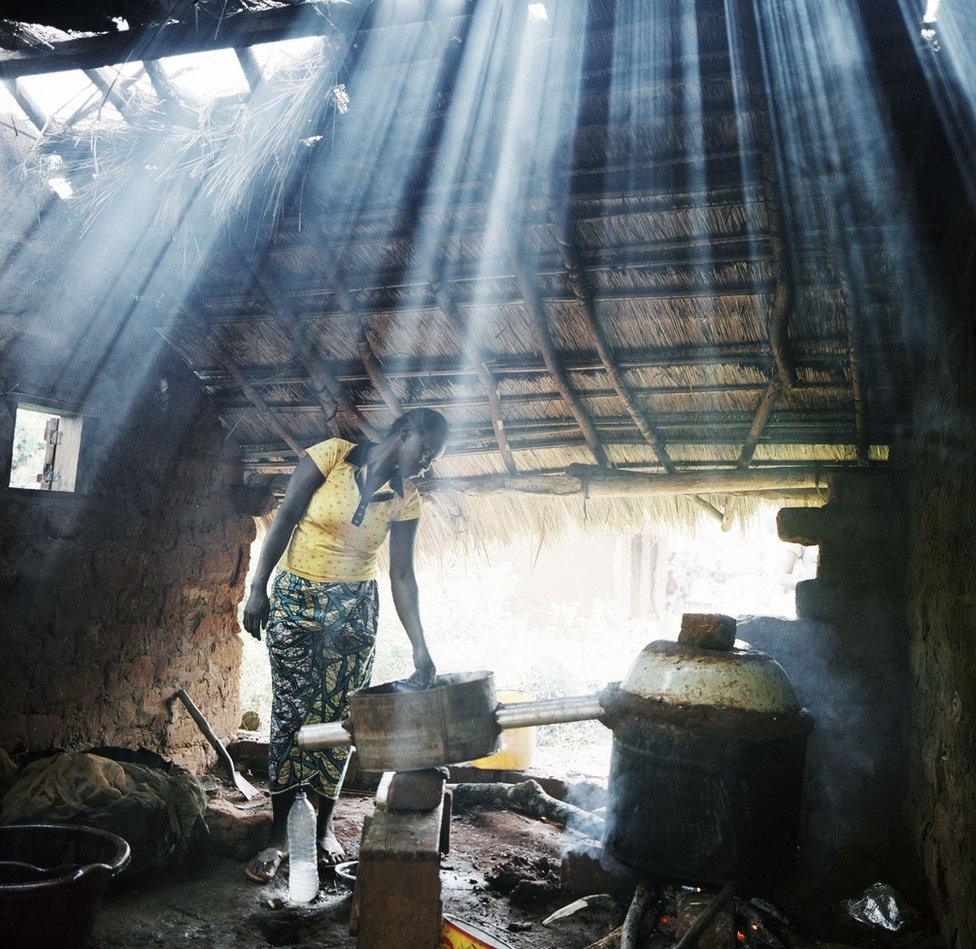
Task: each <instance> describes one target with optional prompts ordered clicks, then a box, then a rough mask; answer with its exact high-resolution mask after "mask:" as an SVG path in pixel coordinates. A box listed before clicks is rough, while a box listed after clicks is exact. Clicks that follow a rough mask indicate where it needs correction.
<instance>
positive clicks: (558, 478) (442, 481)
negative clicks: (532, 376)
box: [416, 465, 823, 498]
mask: <svg viewBox="0 0 976 949" xmlns="http://www.w3.org/2000/svg"><path fill="white" fill-rule="evenodd" d="M416 485H417V488H418V489H419V490H420V492H421V493H422V494H423V493H429V492H431V491H457V492H459V493H461V494H472V495H485V494H535V495H543V496H547V497H567V496H574V495H581V494H582V495H585V496H586V497H603V498H609V497H653V496H655V495H669V494H738V493H749V492H754V491H779V490H783V489H811V488H818V487H821V486H822V485H823V478H822V476H821V475H819V474H818V473H817V472H816V471H814V470H813V469H811V468H802V467H789V468H756V469H750V470H748V471H695V472H687V471H680V472H676V473H675V474H663V475H662V474H645V473H644V472H640V471H626V470H623V469H619V468H601V467H597V466H595V465H570V466H569V467H568V468H567V469H566V470H565V471H564V472H562V473H560V474H533V473H531V472H526V473H520V474H517V475H507V474H488V475H472V476H469V477H458V478H431V479H421V480H419V481H417V482H416Z"/></svg>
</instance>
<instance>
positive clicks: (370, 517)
mask: <svg viewBox="0 0 976 949" xmlns="http://www.w3.org/2000/svg"><path fill="white" fill-rule="evenodd" d="M355 447H356V446H355V444H354V443H353V442H349V441H346V440H345V439H344V438H330V439H328V440H327V441H324V442H319V443H318V444H317V445H313V446H312V447H311V448H309V449H308V456H309V458H311V459H312V461H314V462H315V464H316V465H317V466H318V469H319V471H321V472H322V474H323V475H325V483H324V484H322V486H321V487H319V488H317V489H316V491H315V493H314V494H313V495H312V500H311V501H309V503H308V508H307V509H306V511H305V514H304V515H303V516H302V519H301V520H300V521H299V522H298V524H297V526H296V527H295V530H294V533H292V535H291V541H290V542H289V544H288V549H287V550H286V551H285V555H284V557H282V559H281V563H280V565H279V566H281V567H282V569H284V570H288V571H289V572H290V573H295V574H298V576H300V577H304V578H305V579H306V580H313V581H315V582H318V583H321V582H347V583H354V582H359V581H363V580H372V579H374V578H375V577H376V555H377V552H378V551H379V549H380V547H381V545H382V544H383V541H384V540H386V535H387V534H388V533H389V530H390V525H391V524H392V523H393V522H394V521H410V520H414V519H416V518H418V517H420V493H419V492H418V491H417V489H416V488H415V487H414V486H413V485H411V484H409V483H405V484H404V485H403V497H402V498H401V497H400V496H399V495H398V494H396V493H395V492H394V491H393V490H392V489H391V488H390V487H389V485H388V484H387V485H384V486H383V487H381V488H380V489H379V490H378V491H377V492H375V493H377V494H381V493H388V494H390V495H391V497H390V498H389V499H388V500H382V501H370V502H369V504H368V505H367V506H366V513H365V515H364V517H363V520H362V523H361V524H359V525H358V526H357V525H356V524H353V522H352V519H353V515H354V514H355V513H356V509H357V508H358V507H359V486H358V485H357V484H356V475H355V472H356V470H357V468H356V466H355V465H353V464H350V463H349V462H347V461H346V457H347V456H348V455H349V453H350V452H351V451H352V450H353V449H354V448H355Z"/></svg>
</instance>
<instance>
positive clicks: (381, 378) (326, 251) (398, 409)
mask: <svg viewBox="0 0 976 949" xmlns="http://www.w3.org/2000/svg"><path fill="white" fill-rule="evenodd" d="M313 227H315V229H316V231H317V233H318V236H319V237H320V241H319V242H318V243H317V244H316V246H315V249H316V251H317V252H318V255H319V257H320V258H321V260H322V269H323V271H324V272H325V278H326V280H327V281H328V282H329V286H330V287H331V288H332V294H333V296H334V297H335V300H336V302H337V303H338V304H339V308H340V309H341V310H342V312H343V314H344V315H345V316H346V317H347V318H348V319H349V320H350V321H351V322H352V323H353V324H354V325H353V332H354V333H355V334H356V351H357V352H358V353H359V358H360V359H361V360H362V363H363V369H364V370H365V372H366V376H367V377H368V378H369V381H370V383H372V386H373V388H374V389H375V390H376V392H377V393H378V394H379V396H380V398H381V399H382V400H383V402H384V403H385V404H386V407H387V408H388V409H389V410H390V411H391V412H392V413H393V416H394V417H397V416H400V415H402V414H403V405H402V404H401V402H400V397H399V396H398V395H397V394H396V392H394V391H393V388H392V386H391V385H390V384H389V382H388V381H387V379H386V376H385V375H384V374H383V367H382V366H381V365H380V361H379V360H378V359H377V358H376V353H375V352H374V351H373V347H372V346H371V345H370V342H369V337H368V336H367V334H366V317H365V314H364V313H363V312H362V310H361V309H360V307H359V306H358V304H357V303H356V300H355V298H354V297H353V295H352V294H351V293H350V292H349V290H348V289H347V288H346V285H345V281H344V280H343V279H342V274H341V273H340V271H339V265H338V263H337V261H336V259H335V257H333V255H332V249H331V247H330V245H329V242H328V241H327V239H326V238H325V235H324V233H323V232H322V230H321V228H319V227H318V226H317V225H313Z"/></svg>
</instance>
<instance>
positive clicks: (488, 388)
mask: <svg viewBox="0 0 976 949" xmlns="http://www.w3.org/2000/svg"><path fill="white" fill-rule="evenodd" d="M431 292H432V293H433V296H434V299H435V300H436V301H437V307H438V309H439V310H440V311H441V313H442V314H443V316H444V318H445V319H446V320H447V322H448V324H449V325H450V327H451V329H452V330H453V332H454V335H455V337H456V338H457V341H458V343H459V344H460V346H461V348H462V350H463V351H464V355H465V356H467V359H468V362H470V363H471V366H472V368H473V369H474V371H475V375H477V377H478V381H479V382H480V383H481V385H482V388H484V390H485V394H486V396H487V398H488V410H489V412H490V414H491V427H492V430H493V431H494V433H495V441H496V442H497V443H498V451H499V454H501V456H502V461H503V463H504V464H505V469H506V470H507V471H508V472H509V473H510V474H514V473H515V472H516V471H518V465H516V463H515V456H514V455H513V454H512V448H511V446H510V445H509V443H508V435H507V433H506V431H505V419H504V416H503V415H502V399H501V396H500V395H499V393H498V383H497V381H496V380H495V377H494V375H493V374H492V371H491V370H490V369H489V368H488V364H487V363H486V362H485V359H484V356H483V355H482V353H481V348H480V347H479V346H478V344H477V343H476V342H475V340H474V339H473V338H472V336H471V334H470V333H469V332H468V327H467V326H466V325H465V322H464V320H463V318H462V317H461V313H460V310H459V309H458V307H457V305H456V304H455V303H454V301H453V300H452V299H451V296H450V294H449V293H448V292H447V290H446V289H445V288H444V285H443V284H442V283H440V284H435V283H432V284H431Z"/></svg>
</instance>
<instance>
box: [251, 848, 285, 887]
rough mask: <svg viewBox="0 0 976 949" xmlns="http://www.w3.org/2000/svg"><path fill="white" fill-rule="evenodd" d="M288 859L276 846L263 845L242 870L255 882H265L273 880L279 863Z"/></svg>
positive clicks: (279, 866)
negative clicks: (262, 848)
mask: <svg viewBox="0 0 976 949" xmlns="http://www.w3.org/2000/svg"><path fill="white" fill-rule="evenodd" d="M287 859H288V854H287V853H285V851H284V850H280V849H279V848H278V847H275V846H271V847H265V848H264V850H262V851H261V852H260V853H258V854H255V855H254V856H253V857H251V859H250V860H249V861H248V862H247V865H246V866H245V867H244V872H245V873H246V874H247V876H248V878H249V879H251V880H254V882H255V883H267V882H268V881H269V880H273V879H274V877H275V874H276V873H277V872H278V871H279V870H280V869H281V865H282V864H283V863H284V862H285V860H287Z"/></svg>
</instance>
